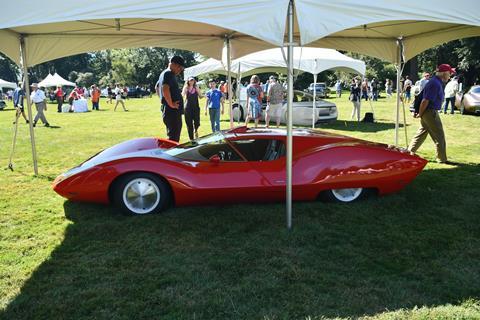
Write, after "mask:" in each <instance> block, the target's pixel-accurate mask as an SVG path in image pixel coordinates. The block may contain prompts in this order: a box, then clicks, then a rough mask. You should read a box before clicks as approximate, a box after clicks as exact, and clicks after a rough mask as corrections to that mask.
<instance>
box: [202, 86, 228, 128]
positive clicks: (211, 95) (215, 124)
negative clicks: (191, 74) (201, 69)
mask: <svg viewBox="0 0 480 320" xmlns="http://www.w3.org/2000/svg"><path fill="white" fill-rule="evenodd" d="M208 86H209V87H210V90H208V92H207V93H206V94H205V97H206V98H207V101H206V103H205V115H207V109H208V113H209V114H210V123H211V125H212V132H216V131H220V112H221V113H222V114H223V111H224V110H223V109H224V101H225V98H224V96H223V93H222V92H221V91H220V90H218V89H217V83H216V82H215V80H213V79H210V80H209V81H208ZM220 106H221V109H220Z"/></svg>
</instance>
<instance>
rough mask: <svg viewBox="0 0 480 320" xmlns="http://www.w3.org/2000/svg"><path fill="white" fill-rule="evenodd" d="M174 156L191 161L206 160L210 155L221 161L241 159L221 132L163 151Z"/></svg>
mask: <svg viewBox="0 0 480 320" xmlns="http://www.w3.org/2000/svg"><path fill="white" fill-rule="evenodd" d="M165 153H166V154H168V155H171V156H173V157H176V158H180V159H184V160H192V161H208V160H209V159H210V157H212V156H214V155H218V156H219V157H220V160H222V161H242V158H241V157H240V156H239V155H238V153H237V152H235V150H233V148H232V147H231V146H230V145H229V144H228V143H227V141H226V140H225V137H224V136H223V134H222V133H221V132H215V133H212V134H210V135H208V136H205V137H202V138H199V139H196V140H192V141H189V142H187V143H184V144H181V145H178V146H177V147H175V148H172V149H168V150H166V151H165Z"/></svg>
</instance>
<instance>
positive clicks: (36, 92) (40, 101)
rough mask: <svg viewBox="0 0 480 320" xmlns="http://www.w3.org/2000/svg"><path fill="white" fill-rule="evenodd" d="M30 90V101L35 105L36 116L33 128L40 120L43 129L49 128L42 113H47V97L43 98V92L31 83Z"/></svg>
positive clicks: (35, 84)
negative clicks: (43, 126)
mask: <svg viewBox="0 0 480 320" xmlns="http://www.w3.org/2000/svg"><path fill="white" fill-rule="evenodd" d="M32 89H33V90H32V93H31V94H30V100H31V101H32V103H35V107H36V108H37V114H36V115H35V119H33V126H34V127H35V126H36V125H37V121H38V120H39V119H40V120H42V122H43V124H44V125H45V127H50V124H49V123H48V121H47V118H46V117H45V114H44V113H43V112H44V111H47V103H46V102H47V97H46V96H45V92H43V91H42V90H41V89H40V88H38V84H37V83H32Z"/></svg>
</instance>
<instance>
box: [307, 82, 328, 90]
mask: <svg viewBox="0 0 480 320" xmlns="http://www.w3.org/2000/svg"><path fill="white" fill-rule="evenodd" d="M316 87H317V89H318V88H321V89H323V88H325V87H326V85H325V83H317V85H316ZM310 88H311V89H313V83H310Z"/></svg>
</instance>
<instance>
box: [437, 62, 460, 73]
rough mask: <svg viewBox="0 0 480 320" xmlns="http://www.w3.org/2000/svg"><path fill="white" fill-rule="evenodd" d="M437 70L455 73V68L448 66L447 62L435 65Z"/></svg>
mask: <svg viewBox="0 0 480 320" xmlns="http://www.w3.org/2000/svg"><path fill="white" fill-rule="evenodd" d="M437 71H438V72H446V71H449V72H450V73H456V71H455V68H452V67H450V65H449V64H446V63H444V64H441V65H439V66H438V67H437Z"/></svg>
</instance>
